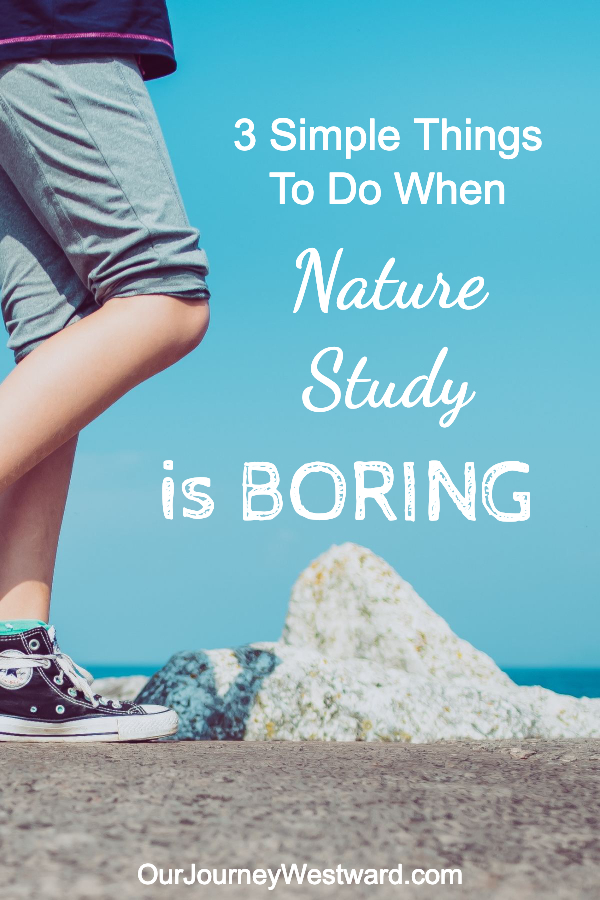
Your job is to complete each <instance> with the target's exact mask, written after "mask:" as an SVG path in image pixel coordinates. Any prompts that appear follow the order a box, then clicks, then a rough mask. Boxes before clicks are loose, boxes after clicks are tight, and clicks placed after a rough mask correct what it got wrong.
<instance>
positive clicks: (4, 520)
mask: <svg viewBox="0 0 600 900" xmlns="http://www.w3.org/2000/svg"><path fill="white" fill-rule="evenodd" d="M76 445H77V437H74V438H71V440H70V441H67V443H66V444H63V446H62V447H60V448H59V449H58V450H55V451H54V453H51V454H50V456H47V457H46V459H45V460H43V462H41V463H39V464H38V465H37V466H35V467H34V468H33V469H31V470H30V471H29V472H27V474H26V475H23V476H22V477H21V478H19V480H18V481H16V482H15V483H14V484H13V485H12V486H11V487H10V488H8V490H6V491H4V492H3V493H2V494H0V534H1V535H2V539H1V540H0V619H4V620H6V619H40V620H41V621H43V622H47V621H48V608H49V605H50V591H51V588H52V578H53V575H54V561H55V558H56V547H57V545H58V536H59V534H60V527H61V524H62V518H63V512H64V508H65V502H66V499H67V491H68V489H69V481H70V478H71V469H72V467H73V457H74V455H75V447H76Z"/></svg>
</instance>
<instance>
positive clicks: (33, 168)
mask: <svg viewBox="0 0 600 900" xmlns="http://www.w3.org/2000/svg"><path fill="white" fill-rule="evenodd" d="M198 237H199V233H198V231H197V230H196V229H195V228H192V227H191V226H190V224H189V221H188V218H187V216H186V213H185V210H184V207H183V202H182V200H181V196H180V193H179V190H178V188H177V183H176V181H175V176H174V174H173V168H172V166H171V162H170V159H169V155H168V152H167V149H166V146H165V143H164V140H163V136H162V132H161V129H160V126H159V124H158V121H157V118H156V114H155V112H154V108H153V106H152V102H151V100H150V97H149V95H148V91H147V89H146V86H145V84H144V82H143V80H142V77H141V75H140V72H139V69H138V66H137V64H136V61H135V59H133V58H129V57H126V58H112V57H103V56H85V57H77V58H66V59H65V58H63V59H60V58H56V59H37V60H28V61H23V62H10V63H2V64H1V65H0V301H1V304H2V315H3V318H4V322H5V325H6V329H7V331H8V333H9V340H8V346H9V347H10V348H11V349H12V350H13V351H14V354H15V358H16V360H17V362H19V361H20V360H21V359H22V358H23V357H24V356H25V355H26V354H27V353H29V352H31V350H33V349H34V348H35V347H37V346H38V345H39V344H41V343H42V342H43V341H44V340H46V339H47V338H49V337H51V336H52V335H53V334H55V333H56V332H58V331H60V330H62V329H63V328H65V327H66V326H68V325H71V324H72V323H73V322H76V321H78V320H79V319H82V318H83V317H84V316H87V315H89V314H90V313H92V312H94V311H95V310H97V309H98V308H99V307H100V306H102V304H103V303H105V302H106V301H107V300H110V299H111V298H113V297H128V296H129V297H130V296H134V295H136V294H169V295H173V296H178V297H179V296H180V297H184V298H187V299H194V298H197V299H208V297H209V292H208V288H207V286H206V281H205V277H206V275H207V273H208V263H207V259H206V256H205V254H204V251H203V250H200V249H199V248H198Z"/></svg>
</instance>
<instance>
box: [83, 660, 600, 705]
mask: <svg viewBox="0 0 600 900" xmlns="http://www.w3.org/2000/svg"><path fill="white" fill-rule="evenodd" d="M86 668H88V669H89V670H90V672H92V673H93V674H94V676H95V677H96V678H112V677H117V676H123V675H153V674H154V672H156V671H157V670H158V669H160V665H156V666H125V665H123V666H104V665H91V666H86ZM504 671H505V672H506V674H507V675H508V676H509V677H510V678H512V680H513V681H515V682H516V683H517V684H539V685H541V686H542V687H545V688H549V690H551V691H556V693H557V694H571V696H573V697H600V669H532V668H525V667H524V668H506V669H505V670H504Z"/></svg>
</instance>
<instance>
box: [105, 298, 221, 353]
mask: <svg viewBox="0 0 600 900" xmlns="http://www.w3.org/2000/svg"><path fill="white" fill-rule="evenodd" d="M103 314H104V315H105V316H108V317H109V321H110V322H111V325H110V327H112V328H115V327H116V328H118V329H119V330H122V329H125V330H126V331H127V333H133V334H134V335H135V337H136V343H137V345H138V348H139V350H140V353H141V355H142V356H145V358H146V360H147V361H148V362H149V363H151V368H152V369H153V370H155V371H159V370H160V369H163V368H165V367H166V366H170V365H172V364H173V363H175V362H177V360H179V359H182V357H184V356H186V355H187V354H188V353H191V351H192V350H194V349H195V348H196V347H197V346H198V344H199V343H200V342H201V340H202V338H203V337H204V335H205V334H206V330H207V328H208V322H209V319H210V313H209V306H208V300H206V299H197V300H187V299H183V298H181V297H173V296H170V295H167V294H146V295H137V296H135V297H115V298H114V299H112V300H109V301H108V302H107V303H106V304H105V305H104V307H103ZM142 348H143V349H142Z"/></svg>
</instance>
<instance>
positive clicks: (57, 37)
mask: <svg viewBox="0 0 600 900" xmlns="http://www.w3.org/2000/svg"><path fill="white" fill-rule="evenodd" d="M74 38H121V39H122V40H133V41H154V43H156V44H166V46H167V47H169V48H170V49H171V50H172V49H173V44H171V43H170V41H167V40H165V38H159V37H153V36H152V35H151V34H125V33H123V32H121V31H78V32H77V31H76V32H73V34H33V35H26V36H24V37H12V38H2V39H0V45H2V44H28V43H31V42H32V41H68V40H72V39H74Z"/></svg>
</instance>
